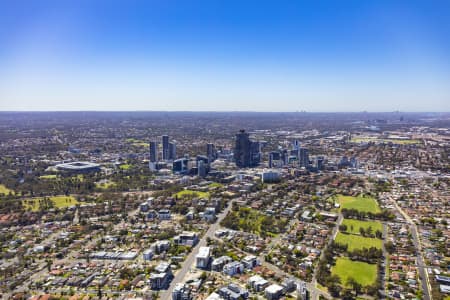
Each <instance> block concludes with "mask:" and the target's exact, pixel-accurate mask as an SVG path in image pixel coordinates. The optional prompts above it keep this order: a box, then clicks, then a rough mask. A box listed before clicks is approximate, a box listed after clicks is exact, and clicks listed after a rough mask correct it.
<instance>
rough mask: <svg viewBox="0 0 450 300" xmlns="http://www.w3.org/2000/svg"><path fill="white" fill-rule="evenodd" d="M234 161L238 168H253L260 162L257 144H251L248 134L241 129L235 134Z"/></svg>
mask: <svg viewBox="0 0 450 300" xmlns="http://www.w3.org/2000/svg"><path fill="white" fill-rule="evenodd" d="M234 160H235V162H236V166H238V167H240V168H248V167H255V166H257V165H258V164H259V161H260V145H259V142H252V141H251V140H250V137H249V134H248V133H246V132H245V130H243V129H242V130H240V131H239V133H238V134H236V144H235V147H234Z"/></svg>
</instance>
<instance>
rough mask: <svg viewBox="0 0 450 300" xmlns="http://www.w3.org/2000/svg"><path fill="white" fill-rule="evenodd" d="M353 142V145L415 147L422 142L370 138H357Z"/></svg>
mask: <svg viewBox="0 0 450 300" xmlns="http://www.w3.org/2000/svg"><path fill="white" fill-rule="evenodd" d="M351 142H353V143H369V142H374V143H377V144H379V143H386V144H387V143H393V144H397V145H414V144H420V143H421V141H420V140H414V139H411V140H400V139H379V138H370V137H355V138H352V139H351Z"/></svg>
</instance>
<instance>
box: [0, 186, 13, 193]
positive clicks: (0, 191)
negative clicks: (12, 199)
mask: <svg viewBox="0 0 450 300" xmlns="http://www.w3.org/2000/svg"><path fill="white" fill-rule="evenodd" d="M9 192H12V193H13V194H14V191H13V190H10V189H8V188H7V187H6V186H5V185H3V184H0V194H5V195H8V194H9Z"/></svg>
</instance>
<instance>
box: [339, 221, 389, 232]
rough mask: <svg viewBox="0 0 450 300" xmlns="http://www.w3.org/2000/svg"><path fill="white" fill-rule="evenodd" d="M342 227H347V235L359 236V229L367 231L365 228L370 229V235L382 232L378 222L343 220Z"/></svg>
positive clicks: (381, 226)
mask: <svg viewBox="0 0 450 300" xmlns="http://www.w3.org/2000/svg"><path fill="white" fill-rule="evenodd" d="M342 225H346V226H347V231H346V232H348V233H353V234H360V233H359V228H361V227H362V228H364V230H366V231H367V228H369V227H372V233H375V231H377V230H379V231H383V225H382V224H381V222H379V221H359V220H353V219H344V220H343V221H342Z"/></svg>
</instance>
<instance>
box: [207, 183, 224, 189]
mask: <svg viewBox="0 0 450 300" xmlns="http://www.w3.org/2000/svg"><path fill="white" fill-rule="evenodd" d="M208 187H210V188H221V187H223V184H221V183H218V182H213V183H210V184H209V185H208Z"/></svg>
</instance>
